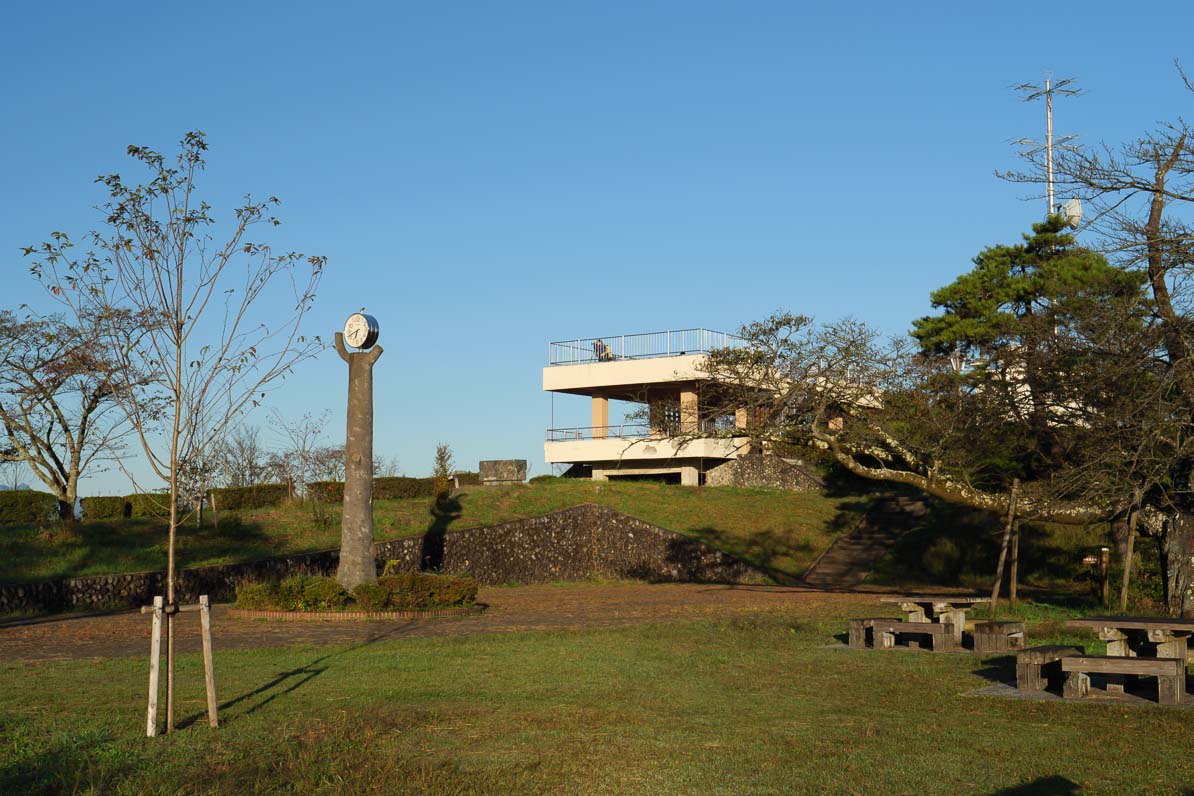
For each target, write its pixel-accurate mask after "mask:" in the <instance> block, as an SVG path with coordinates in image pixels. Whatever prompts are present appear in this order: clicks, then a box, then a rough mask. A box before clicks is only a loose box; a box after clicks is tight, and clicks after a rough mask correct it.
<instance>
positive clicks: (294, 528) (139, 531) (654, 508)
mask: <svg viewBox="0 0 1194 796" xmlns="http://www.w3.org/2000/svg"><path fill="white" fill-rule="evenodd" d="M458 500H459V512H458V513H459V516H458V517H457V518H456V519H455V520H453V521H452V523H451V524H450V525H449V526H448V530H449V531H452V530H459V529H462V528H470V527H476V526H479V525H487V524H491V523H495V522H502V521H504V520H511V519H518V518H523V517H533V516H536V515H540V514H545V513H547V512H549V511H554V510H557V509H562V508H567V507H569V506H575V505H577V504H579V503H584V502H593V503H600V504H604V505H608V506H612V507H613V508H616V509H619V510H621V511H624V512H626V513H628V514H632V515H634V516H636V517H639V518H641V519H644V520H646V521H648V522H652V523H655V524H657V525H661V526H663V527H665V528H670V529H672V530H674V531H678V532H680V533H684V534H688V535H691V536H694V537H696V538H698V539H702V540H704V541H707V542H709V543H710V544H713V545H715V546H717V547H719V548H721V549H723V550H726V551H727V552H731V553H735V554H738V555H741V556H743V557H744V558H747V559H748V560H751V561H753V562H755V563H757V564H760V565H762V566H764V567H767V568H768V569H769V570H771V571H773V572H775V573H776V576H777V577H779V578H780V579H785V578H791V577H794V576H796V575H799V573H800V572H802V571H803V570H804V568H805V567H807V566H808V564H809V563H811V562H812V560H813V558H815V557H816V555H818V554H819V553H820V552H821V551H822V550H824V549H825V548H826V547H827V546H828V545H829V544H830V543H831V542H832V541H833V539H834V538H835V537H836V536H837V535H838V534H840V533H842V532H845V531H848V530H849V529H851V528H853V526H854V525H855V524H856V523H857V521H858V519H859V517H860V516H861V515H860V511H862V510H864V508H865V506H866V505H868V503H869V498H868V497H866V496H863V497H849V496H847V497H824V496H821V495H813V494H801V493H792V492H783V491H774V490H755V489H733V488H728V487H723V488H717V489H686V488H680V487H674V486H664V485H659V484H651V483H626V484H595V483H593V482H590V481H573V480H561V481H554V482H548V483H541V484H533V485H528V486H523V487H507V488H499V489H480V488H478V489H475V490H474V491H472V492H468V493H466V494H463V495H461V496H459V498H458ZM430 507H431V503H430V501H429V500H426V499H414V500H392V501H378V502H377V503H376V504H375V505H374V519H375V524H376V528H377V538H378V539H379V540H385V539H395V538H400V537H405V536H412V535H417V534H421V533H423V532H425V531H426V530H427V528H428V526H429V525H430V524H431V521H432V517H431V514H430ZM325 511H326V516H325V517H324V518H323V521H322V522H321V521H320V520H319V519H317V518H316V517H315V516H314V515H313V513H312V511H311V509H310V508H304V507H299V506H287V507H278V508H274V509H269V510H259V511H246V512H240V513H239V514H237V515H232V516H230V515H229V514H228V513H224V514H223V515H222V516H221V518H220V525H219V527H218V528H216V527H214V526H208V525H206V524H205V527H203V528H202V529H196V528H194V527H188V528H186V529H184V531H183V533H182V535H181V537H180V539H179V560H180V561H181V564H182V566H186V567H190V566H201V565H204V564H220V563H227V562H232V561H246V560H252V559H257V558H264V557H267V556H272V555H281V554H286V553H297V552H304V551H311V550H325V549H330V548H335V547H338V546H339V543H340V539H339V507H338V506H331V507H327V508H326V509H325ZM165 558H166V552H165V531H164V526H163V525H162V523H160V522H153V521H148V520H145V521H142V520H131V521H122V522H116V523H112V522H98V521H97V522H82V523H79V524H78V525H77V526H75V527H64V526H63V527H50V528H44V529H43V528H35V527H12V528H0V583H22V582H31V581H37V580H45V579H50V578H59V577H77V576H82V575H102V574H110V573H115V572H137V571H143V570H151V569H160V568H161V567H162V566H163V562H164V561H165Z"/></svg>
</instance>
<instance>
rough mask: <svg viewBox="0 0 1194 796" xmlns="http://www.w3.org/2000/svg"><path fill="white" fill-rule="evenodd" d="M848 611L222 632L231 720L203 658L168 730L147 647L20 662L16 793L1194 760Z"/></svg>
mask: <svg viewBox="0 0 1194 796" xmlns="http://www.w3.org/2000/svg"><path fill="white" fill-rule="evenodd" d="M844 629H845V617H844V616H833V617H826V616H823V617H820V618H812V617H808V616H805V615H801V614H797V613H794V612H792V613H788V612H784V613H767V614H756V615H752V616H751V617H749V618H739V619H735V620H727V621H703V622H694V623H684V624H664V625H658V626H643V627H632V628H620V629H602V630H584V631H573V632H558V633H543V632H540V633H519V634H493V635H484V636H475V637H464V638H420V639H407V640H401V641H386V642H378V643H373V644H365V645H361V646H357V647H351V648H345V647H337V648H332V647H328V648H317V649H316V648H290V649H282V650H269V651H253V652H220V651H218V641H217V655H216V667H217V680H218V687H219V689H220V698H221V701H222V702H223V704H224V707H223V708H222V711H221V720H222V722H223V727H221V728H220V729H219V730H211V729H209V728H207V727H206V726H205V725H204V724H203V722H202V721H201V720H199V717H200V716H201V714H202V709H203V695H202V676H201V672H200V669H199V660H198V658H197V657H196V656H182V658H181V662H180V670H179V675H178V682H179V687H180V704H179V714H180V716H181V717H182V719H183V721H184V723H187V725H188V726H186V728H185V729H183V730H182V731H180V732H179V733H177V734H175V735H174V736H170V737H164V738H157V739H146V738H145V737H143V733H144V709H145V682H146V671H145V669H146V667H145V663H144V661H143V660H141V659H140V658H136V659H116V660H106V661H98V662H87V663H86V664H85V665H83V664H81V663H80V662H73V663H72V662H52V663H28V664H17V663H3V664H0V792H3V793H34V794H36V793H60V792H81V793H105V794H106V793H116V794H119V793H129V794H134V793H135V794H142V793H180V792H183V793H192V792H194V793H209V792H210V793H259V792H265V793H269V792H284V793H303V794H307V793H373V792H386V793H390V792H393V793H416V792H417V793H432V794H436V793H453V794H458V793H540V792H555V793H647V794H650V793H735V794H736V793H842V794H849V793H866V794H902V793H907V794H936V793H940V794H957V793H1001V792H1005V791H1006V792H1009V793H1010V792H1012V791H1011V790H1007V789H1012V788H1017V787H1025V788H1031V789H1025V790H1016V791H1014V792H1016V793H1072V792H1076V790H1077V787H1079V786H1080V787H1081V788H1082V791H1081V792H1082V793H1084V794H1102V793H1106V794H1124V793H1143V792H1149V793H1179V792H1183V791H1184V790H1185V789H1186V788H1187V787H1188V785H1187V783H1188V782H1189V781H1190V778H1191V777H1192V776H1194V759H1192V758H1191V757H1190V755H1189V737H1190V731H1191V725H1192V719H1194V716H1192V715H1191V713H1190V712H1189V711H1182V710H1173V709H1163V708H1159V707H1155V706H1142V707H1133V708H1123V707H1113V706H1109V705H1101V704H1072V703H1068V704H1067V703H1061V702H1051V703H1040V702H1021V701H1013V700H1000V699H994V698H989V697H982V696H974V695H969V694H968V693H967V692H969V691H972V690H974V689H976V688H981V687H984V686H986V685H989V684H990V678H991V677H992V676H1002V677H1007V676H1009V669H1008V660H1009V659H1008V658H991V659H986V660H981V659H979V658H976V657H975V656H972V655H934V654H930V653H919V654H918V653H913V652H903V651H896V652H891V653H879V652H860V651H851V650H846V649H842V648H829V646H828V645H831V644H833V643H834V641H835V639H834V636H835V634H839V633H841V632H842V631H844ZM1031 631H1032V629H1030V632H1031ZM1037 637H1038V636H1036V635H1034V641H1036V640H1037ZM1050 640H1053V639H1049V638H1043V639H1042V641H1050ZM1087 643H1088V644H1089V643H1090V642H1089V640H1087ZM1091 646H1092V647H1095V646H1096V645H1094V644H1091ZM1071 788H1072V789H1071Z"/></svg>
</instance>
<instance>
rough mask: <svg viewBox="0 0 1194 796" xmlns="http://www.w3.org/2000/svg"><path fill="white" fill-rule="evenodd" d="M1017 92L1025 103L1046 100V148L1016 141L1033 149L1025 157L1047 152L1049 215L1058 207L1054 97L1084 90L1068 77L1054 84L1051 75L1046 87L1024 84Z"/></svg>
mask: <svg viewBox="0 0 1194 796" xmlns="http://www.w3.org/2000/svg"><path fill="white" fill-rule="evenodd" d="M1015 90H1016V91H1018V92H1020V93H1021V94H1023V95H1024V96H1023V99H1024V101H1025V102H1035V101H1036V100H1039V99H1040V98H1041V97H1044V98H1045V146H1044V147H1042V146H1041V145H1040V143H1038V142H1036V141H1033V140H1031V139H1028V138H1021V139H1019V140H1018V141H1016V143H1017V144H1020V145H1022V146H1029V147H1033V148H1032V149H1028V150H1026V151H1025V152H1024V154H1025V155H1028V156H1031V155H1035V154H1037V153H1038V152H1040V151H1041V149H1044V150H1045V184H1046V185H1047V186H1048V198H1047V201H1048V202H1049V209H1048V212H1047V215H1048V214H1052V213H1055V212H1057V207H1056V205H1054V203H1053V147H1054V141H1053V95H1054V94H1060V95H1062V96H1066V97H1076V96H1078V95H1079V94H1081V93H1082V89H1080V88H1077V87H1076V86H1074V78H1072V77H1067V78H1064V79H1062V80H1058V81H1057V82H1053V77H1052V75H1051V74H1050V73H1046V75H1045V83H1044V85H1036V84H1033V83H1022V84H1020V85H1018V86H1016V87H1015ZM1075 137H1076V136H1072V135H1067V136H1065V137H1063V138H1061V139H1059V140H1058V141H1057V142H1056V146H1059V147H1064V146H1066V144H1068V143H1069V142H1070V141H1073V140H1074V138H1075Z"/></svg>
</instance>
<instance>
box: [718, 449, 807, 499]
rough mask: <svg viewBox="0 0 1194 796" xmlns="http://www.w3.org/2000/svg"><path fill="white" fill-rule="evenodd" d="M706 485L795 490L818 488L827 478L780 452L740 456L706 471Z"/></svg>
mask: <svg viewBox="0 0 1194 796" xmlns="http://www.w3.org/2000/svg"><path fill="white" fill-rule="evenodd" d="M705 486H740V487H765V488H768V489H789V490H792V491H793V492H817V491H819V490H821V489H822V488H823V487H824V486H825V482H824V481H823V480H822V479H821V477H820V476H818V475H817V474H816V473H814V472H812V471H811V470H808V469H806V468H805V467H803V466H802V465H800V464H798V463H797V462H796V461H795V460H794V459H784V458H782V457H780V456H772V455H766V456H739V457H738V458H737V459H731V460H730V461H728V462H726V463H725V464H720V465H718V466H717V467H714V468H713V469H711V470H709V471H708V472H707V473H705Z"/></svg>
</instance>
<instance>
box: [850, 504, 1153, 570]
mask: <svg viewBox="0 0 1194 796" xmlns="http://www.w3.org/2000/svg"><path fill="white" fill-rule="evenodd" d="M930 507H931V510H930V511H929V512H928V513H927V514H926V515H925V516H924V517H923V518H922V519H921V520H920V522H918V523H917V525H916V526H915V527H913V528H912V530H911V531H910V532H909V533H908V534H907V535H905V536H904V537H902V538H901V539H900V540H899V542H898V543H897V544H896V547H895V549H894V550H893V551H892V552H891V553H890V554H889V555H887V556H886V557H884V558H883V559H882V560H881V561H879V562H878V565H877V566H876V567H875V569H874V570H873V571H872V572H871V574H870V576H869V577H868V579H867V582H868V583H871V584H874V585H883V586H896V587H909V586H919V585H925V584H940V585H948V586H965V587H970V588H978V589H981V590H990V588H991V583H992V577H993V575H994V572H995V566H996V562H997V560H998V558H999V547H1000V544H1001V542H1002V534H1003V521H1002V519H1001V518H999V517H996V516H994V515H992V514H988V513H985V512H981V511H975V510H972V509H966V508H962V507H959V506H952V505H949V504H946V503H941V502H938V501H933V502H931V503H930ZM1101 544H1107V529H1106V526H1102V525H1099V526H1090V527H1087V526H1080V525H1054V524H1038V523H1024V524H1023V526H1022V530H1021V541H1020V580H1021V583H1024V584H1028V585H1032V586H1036V587H1043V588H1047V589H1051V590H1056V589H1060V590H1071V589H1074V588H1078V589H1080V590H1081V589H1085V588H1086V585H1087V583H1088V582H1089V581H1090V580H1091V578H1092V577H1093V572H1092V570H1091V569H1090V568H1089V567H1087V566H1085V565H1083V564H1082V557H1083V556H1084V555H1085V554H1086V553H1089V552H1092V551H1093V550H1095V549H1096V548H1097V547H1098V546H1099V545H1101ZM1140 552H1141V555H1142V561H1143V563H1144V564H1145V565H1147V564H1149V563H1151V562H1152V559H1151V558H1150V555H1151V554H1152V552H1153V551H1151V550H1147V549H1145V547H1144V546H1143V545H1142V546H1141V547H1140ZM1009 567H1010V562H1009ZM1145 570H1147V566H1145ZM1144 574H1146V573H1141V576H1140V577H1138V580H1143V576H1144ZM1145 585H1147V584H1144V583H1141V587H1142V588H1143V587H1144V586H1145Z"/></svg>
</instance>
